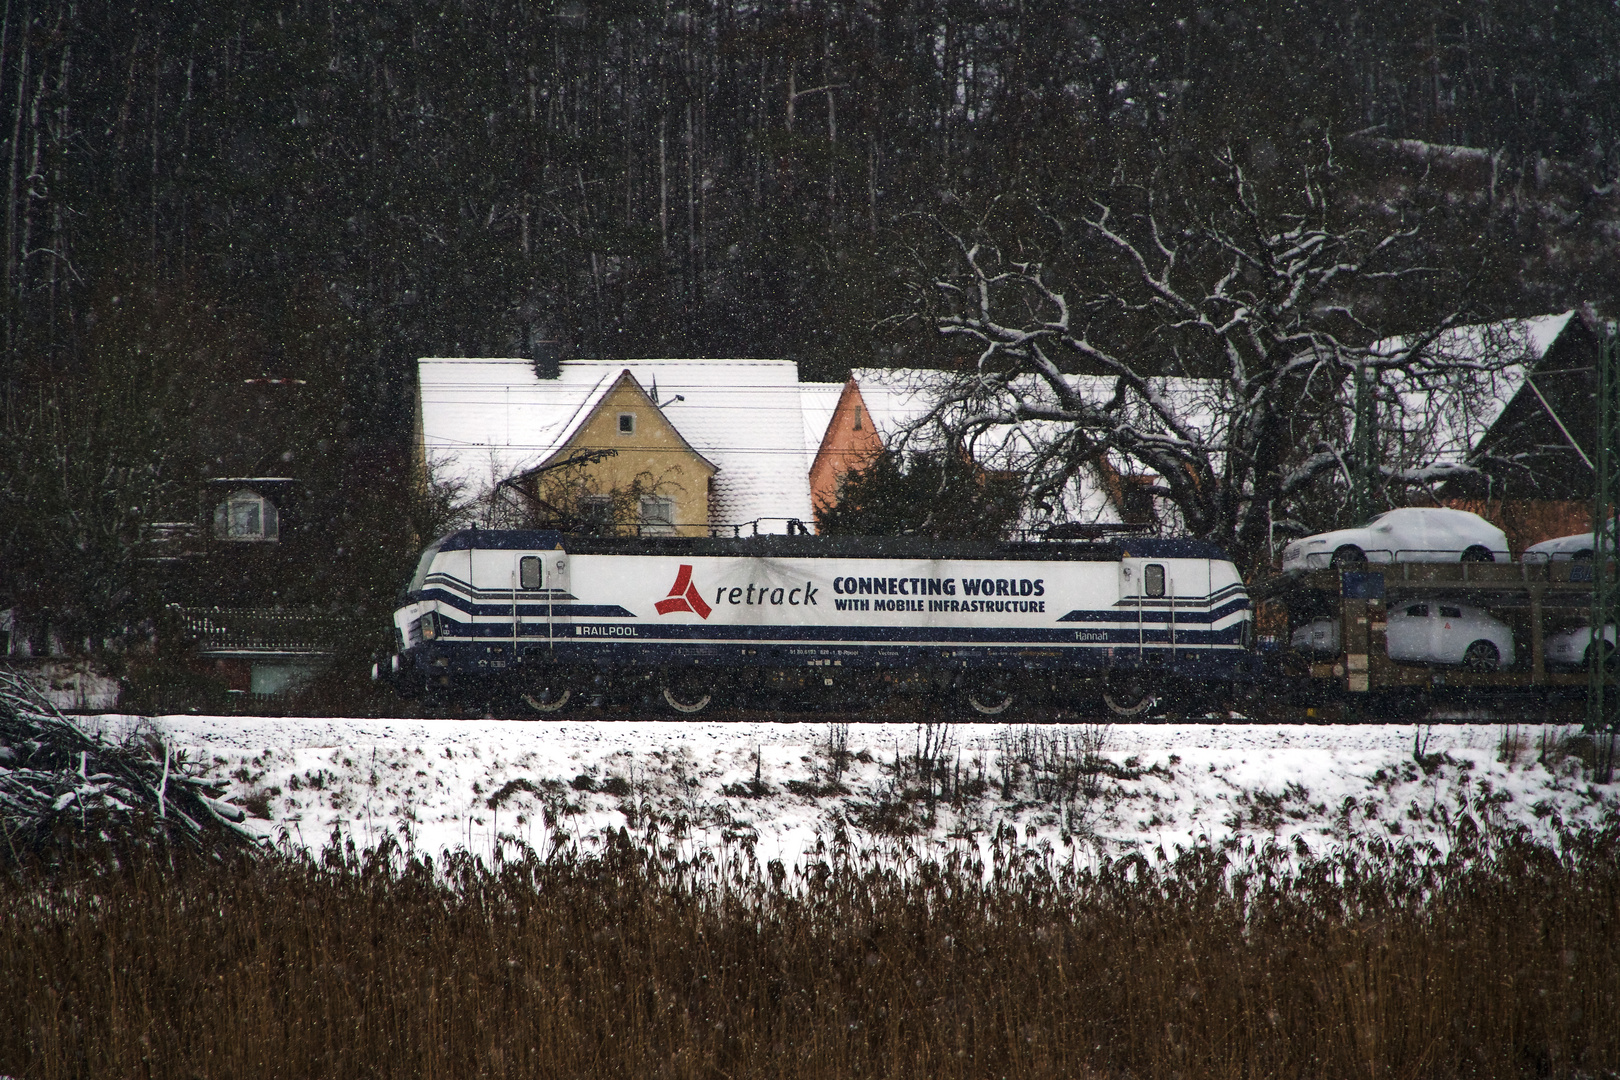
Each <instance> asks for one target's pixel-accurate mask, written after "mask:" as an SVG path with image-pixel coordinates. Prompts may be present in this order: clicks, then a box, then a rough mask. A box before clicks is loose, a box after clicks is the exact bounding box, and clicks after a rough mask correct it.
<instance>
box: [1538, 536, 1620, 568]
mask: <svg viewBox="0 0 1620 1080" xmlns="http://www.w3.org/2000/svg"><path fill="white" fill-rule="evenodd" d="M1596 535H1597V533H1593V532H1583V533H1576V534H1575V535H1574V536H1559V537H1555V538H1554V539H1552V540H1543V541H1542V542H1541V543H1539V544H1531V545H1530V546H1529V547H1527V548H1525V549H1524V561H1525V562H1552V561H1554V560H1561V559H1590V558H1591V557H1592V552H1593V550H1594V549H1595V547H1596V545H1595V544H1593V542H1592V538H1593V537H1595V536H1596ZM1608 548H1609V550H1610V551H1611V552H1612V551H1614V536H1613V534H1612V533H1611V534H1610V535H1609V537H1608Z"/></svg>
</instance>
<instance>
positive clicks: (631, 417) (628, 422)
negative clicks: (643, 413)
mask: <svg viewBox="0 0 1620 1080" xmlns="http://www.w3.org/2000/svg"><path fill="white" fill-rule="evenodd" d="M635 433H636V414H635V413H633V412H622V413H620V414H619V434H620V435H634V434H635Z"/></svg>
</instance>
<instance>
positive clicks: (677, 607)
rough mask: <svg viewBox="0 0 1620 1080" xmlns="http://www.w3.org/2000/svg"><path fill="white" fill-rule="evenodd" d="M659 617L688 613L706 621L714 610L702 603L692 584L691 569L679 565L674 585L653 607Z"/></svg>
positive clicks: (695, 587)
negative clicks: (682, 612)
mask: <svg viewBox="0 0 1620 1080" xmlns="http://www.w3.org/2000/svg"><path fill="white" fill-rule="evenodd" d="M653 607H654V608H656V609H657V610H658V614H660V615H673V614H674V613H675V612H677V611H690V612H692V614H694V615H697V616H699V617H700V618H704V619H707V618H708V617H709V612H710V611H712V610H714V609H713V608H711V607H709V605H708V604H707V603H705V602H704V599H703V596H702V594H700V593H699V592H698V588H697V586H696V585H694V584H692V568H691V567H690V566H687V565H685V564H684V563H683V564H682V565H681V568H680V571H679V572H677V573H676V575H675V584H673V585H671V586H670V587H669V595H668V596H667V597H665V598H664V599H662V600H660V601H658V603H656V604H654V605H653Z"/></svg>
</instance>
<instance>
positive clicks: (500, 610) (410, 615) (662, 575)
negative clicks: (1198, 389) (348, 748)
mask: <svg viewBox="0 0 1620 1080" xmlns="http://www.w3.org/2000/svg"><path fill="white" fill-rule="evenodd" d="M394 624H395V631H396V650H397V651H396V653H395V655H394V656H393V657H391V659H390V660H389V661H388V662H386V663H384V664H381V665H379V669H378V671H377V674H378V675H379V676H384V677H387V678H389V679H390V680H391V681H392V682H393V683H394V684H395V686H396V687H397V688H399V689H400V690H402V691H404V692H408V693H409V692H427V693H430V694H435V695H444V696H455V695H461V696H465V697H470V698H474V699H480V700H483V701H494V700H501V701H504V702H508V703H510V704H512V705H513V706H514V707H516V708H518V709H520V710H523V711H525V712H528V713H530V714H536V713H538V714H555V713H559V712H561V711H563V710H565V709H568V708H571V707H575V706H578V705H580V704H583V703H598V702H601V701H603V700H605V699H607V698H610V697H614V696H619V697H621V698H622V697H625V696H630V697H636V696H639V700H641V701H643V702H646V703H648V704H657V705H658V706H660V707H664V708H668V709H670V710H673V711H675V712H677V713H683V714H694V713H699V712H702V711H703V710H705V709H707V708H709V707H711V706H712V705H713V704H715V703H716V702H717V701H720V700H723V699H725V698H727V697H730V696H740V697H742V698H745V699H750V700H760V699H764V700H771V701H781V700H786V699H790V698H791V699H793V700H795V701H802V700H805V699H820V700H823V701H836V700H847V701H871V700H874V697H875V696H882V695H886V694H889V693H893V692H906V691H920V692H927V693H941V692H946V693H950V694H952V695H954V696H955V697H956V698H957V699H958V700H959V701H960V702H961V703H962V704H963V706H964V707H965V712H966V713H967V714H968V715H979V716H987V717H989V716H997V715H1000V714H1002V713H1004V712H1006V711H1007V710H1008V709H1009V708H1011V707H1012V706H1013V705H1014V703H1015V702H1017V701H1019V700H1020V699H1024V700H1026V701H1028V700H1036V699H1042V700H1046V701H1048V702H1052V703H1055V704H1059V705H1062V704H1065V703H1069V704H1073V705H1075V706H1076V707H1077V708H1084V707H1086V706H1087V705H1088V704H1089V703H1091V702H1097V701H1099V700H1100V702H1101V704H1103V705H1105V706H1106V707H1107V708H1108V709H1109V710H1110V711H1112V712H1113V713H1114V714H1116V715H1120V716H1133V715H1138V714H1140V713H1143V712H1145V711H1146V710H1148V709H1149V708H1150V707H1151V706H1152V705H1153V703H1154V702H1155V701H1156V700H1160V699H1163V698H1165V697H1167V696H1170V695H1175V696H1178V697H1179V696H1182V695H1183V694H1185V693H1186V692H1187V691H1189V690H1203V689H1208V688H1211V687H1220V686H1222V685H1229V684H1230V683H1232V682H1233V681H1235V680H1243V679H1247V678H1248V677H1250V676H1251V675H1252V673H1253V672H1254V670H1255V668H1254V660H1253V654H1252V653H1251V640H1252V637H1253V635H1252V627H1253V612H1252V610H1251V608H1250V604H1249V596H1248V592H1247V590H1246V589H1245V587H1244V584H1243V580H1242V578H1241V577H1240V575H1239V574H1238V570H1237V567H1236V566H1235V565H1234V564H1233V563H1232V561H1231V560H1230V559H1228V558H1227V557H1226V555H1225V554H1224V553H1223V552H1222V551H1221V550H1220V548H1218V547H1217V546H1216V545H1214V544H1210V543H1206V542H1203V541H1197V540H1180V539H1157V538H1125V539H1114V540H1108V541H1100V542H1099V541H1077V542H1069V541H1052V540H1044V541H1007V542H988V541H987V542H980V541H944V540H928V539H920V538H913V537H818V536H754V537H743V538H734V539H718V538H691V537H634V538H631V537H591V536H577V535H572V534H563V533H558V532H551V531H542V530H480V529H468V530H462V531H459V532H454V533H451V534H449V535H447V536H445V537H442V538H441V539H440V540H438V541H437V542H436V543H434V544H432V545H431V546H429V547H428V548H427V549H426V550H425V551H424V552H423V553H422V557H421V560H420V562H419V564H418V566H417V569H416V573H415V575H414V576H413V578H412V579H411V581H410V584H409V585H408V586H407V588H406V591H405V596H404V603H403V605H402V606H401V607H400V608H399V609H398V610H397V611H396V612H395V614H394Z"/></svg>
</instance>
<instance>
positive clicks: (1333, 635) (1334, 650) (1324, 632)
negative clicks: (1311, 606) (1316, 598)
mask: <svg viewBox="0 0 1620 1080" xmlns="http://www.w3.org/2000/svg"><path fill="white" fill-rule="evenodd" d="M1340 635H1341V631H1340V629H1339V620H1338V619H1329V618H1326V617H1323V618H1320V619H1312V620H1311V621H1310V622H1308V623H1304V624H1302V625H1300V626H1299V627H1297V628H1296V629H1295V630H1294V634H1293V636H1292V637H1291V638H1289V639H1288V641H1289V644H1291V645H1293V647H1294V648H1296V649H1298V650H1299V651H1300V652H1310V653H1320V654H1321V655H1324V656H1338V655H1339V652H1340V648H1339V638H1340Z"/></svg>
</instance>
